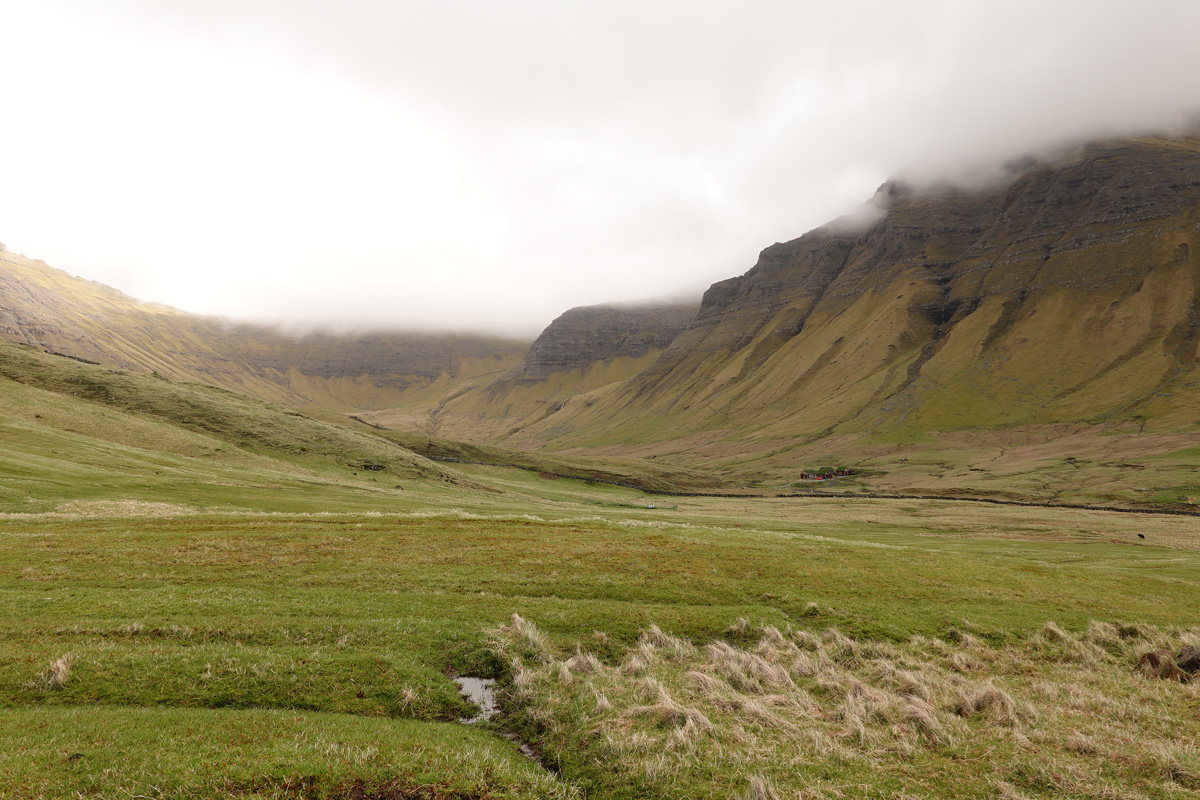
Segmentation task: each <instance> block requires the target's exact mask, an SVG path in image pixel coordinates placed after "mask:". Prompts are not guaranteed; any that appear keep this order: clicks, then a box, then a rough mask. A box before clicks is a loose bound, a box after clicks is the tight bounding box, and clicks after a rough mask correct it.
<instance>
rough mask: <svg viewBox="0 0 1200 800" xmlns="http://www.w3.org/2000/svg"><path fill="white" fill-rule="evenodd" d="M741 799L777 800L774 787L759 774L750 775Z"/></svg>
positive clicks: (777, 796)
mask: <svg viewBox="0 0 1200 800" xmlns="http://www.w3.org/2000/svg"><path fill="white" fill-rule="evenodd" d="M742 798H743V800H779V795H778V794H777V793H776V792H775V787H774V786H773V785H772V784H771V782H770V781H769V780H767V779H766V778H764V777H762V776H761V775H751V776H750V781H749V786H747V787H746V792H745V794H743V795H742Z"/></svg>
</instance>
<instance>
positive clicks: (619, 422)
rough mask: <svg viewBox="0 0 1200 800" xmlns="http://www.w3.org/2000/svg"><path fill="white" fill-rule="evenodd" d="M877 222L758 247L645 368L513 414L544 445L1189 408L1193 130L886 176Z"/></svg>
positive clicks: (1197, 295)
mask: <svg viewBox="0 0 1200 800" xmlns="http://www.w3.org/2000/svg"><path fill="white" fill-rule="evenodd" d="M876 202H877V203H878V204H879V206H880V209H881V211H882V212H883V214H882V216H881V217H880V218H879V219H878V220H877V221H876V222H874V223H873V224H871V225H869V226H867V227H865V228H863V229H859V230H854V229H852V228H850V227H848V226H847V225H846V224H844V223H835V224H832V225H830V226H826V227H825V228H820V229H817V230H815V231H812V232H810V233H808V234H806V235H804V236H802V237H800V238H799V239H796V240H793V241H790V242H786V243H781V244H775V245H772V246H771V247H768V248H767V249H766V250H764V251H763V252H762V254H761V255H760V257H759V260H758V263H757V264H756V265H755V266H754V268H753V269H751V270H750V271H749V272H747V273H745V274H744V275H742V276H740V277H738V278H733V279H730V280H727V281H722V282H721V283H718V284H715V285H714V286H713V287H712V288H710V289H709V290H708V292H707V293H706V294H705V295H704V299H703V302H702V304H701V307H700V311H699V313H698V314H697V317H696V319H695V321H694V322H693V323H692V324H691V325H690V326H689V328H688V329H687V330H685V331H684V332H682V333H681V334H680V335H679V336H677V337H676V338H675V340H674V342H673V343H672V344H671V346H670V347H669V348H668V349H667V350H666V351H665V352H664V353H663V355H662V356H661V357H660V358H658V359H657V360H656V361H655V363H654V364H652V365H650V366H649V367H648V368H647V369H645V370H643V371H642V372H641V373H639V374H638V375H636V376H635V377H633V378H632V379H631V380H629V381H628V382H627V383H626V384H624V385H623V386H622V387H620V389H619V390H616V391H613V392H610V393H609V394H608V395H607V396H605V397H603V398H589V400H590V402H568V403H564V404H563V405H562V407H561V409H560V410H559V411H558V412H557V413H555V414H553V415H551V416H549V417H547V418H546V419H545V420H543V421H540V422H539V423H538V424H537V425H535V426H531V427H528V428H525V429H523V431H522V436H525V437H533V438H534V439H536V440H538V441H543V442H553V443H554V444H555V445H556V446H560V447H561V446H578V445H599V444H602V443H605V442H611V441H613V440H614V439H623V440H627V441H642V442H648V441H664V442H666V441H676V440H682V439H684V438H685V437H693V438H694V437H695V436H697V435H699V434H701V433H709V434H711V433H712V432H714V431H724V432H725V433H726V434H732V433H736V434H737V435H738V436H739V437H741V438H742V441H743V443H744V444H746V443H749V444H746V446H747V447H751V448H753V446H754V445H753V442H755V441H757V442H759V443H760V446H761V449H762V450H763V451H766V450H769V449H771V448H777V447H780V446H782V445H784V443H788V442H791V443H793V445H794V444H795V443H797V442H801V441H807V440H815V439H818V438H820V437H826V436H829V435H831V434H848V435H854V436H857V437H860V438H862V437H873V438H874V439H875V440H880V441H882V440H884V439H888V438H889V437H891V438H896V437H901V438H903V437H906V436H907V437H911V436H916V435H918V433H919V432H928V431H936V430H951V429H963V428H975V427H995V426H1017V425H1040V424H1055V423H1064V422H1070V423H1078V422H1089V423H1096V424H1118V423H1121V422H1123V421H1125V422H1135V423H1137V424H1139V425H1143V426H1145V425H1149V426H1150V427H1151V428H1154V427H1156V426H1157V427H1171V428H1172V429H1178V428H1181V427H1182V428H1187V429H1191V428H1192V427H1194V426H1195V425H1196V424H1197V423H1200V389H1198V388H1197V387H1200V374H1198V373H1197V363H1196V359H1197V344H1198V334H1200V255H1198V251H1197V248H1198V247H1200V141H1197V140H1196V139H1184V140H1168V139H1150V138H1148V139H1140V140H1134V141H1128V142H1119V143H1110V144H1105V145H1098V146H1093V147H1090V148H1087V149H1085V150H1082V151H1080V152H1079V153H1077V154H1075V155H1074V156H1073V157H1072V158H1070V159H1067V160H1063V161H1060V162H1056V163H1040V164H1034V165H1031V166H1029V167H1028V168H1026V169H1025V170H1023V171H1022V172H1021V173H1020V174H1019V175H1018V176H1016V178H1015V179H1014V180H1012V181H1011V182H1010V183H1008V184H1006V185H1004V186H997V187H993V188H989V189H982V190H978V191H963V190H953V189H946V190H941V191H934V190H921V191H917V190H914V189H912V188H909V187H905V186H900V185H887V186H885V187H884V188H883V189H881V192H880V195H879V196H878V197H877V198H876Z"/></svg>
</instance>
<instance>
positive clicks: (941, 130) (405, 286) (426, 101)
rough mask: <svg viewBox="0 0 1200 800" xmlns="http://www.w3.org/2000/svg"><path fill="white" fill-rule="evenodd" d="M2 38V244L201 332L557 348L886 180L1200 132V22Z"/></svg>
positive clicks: (407, 16)
mask: <svg viewBox="0 0 1200 800" xmlns="http://www.w3.org/2000/svg"><path fill="white" fill-rule="evenodd" d="M30 5H31V6H32V5H33V4H30ZM0 22H2V23H3V24H4V25H5V28H6V29H7V30H8V31H10V32H11V36H10V37H9V41H8V44H7V45H6V48H5V49H4V51H3V53H0V74H4V75H6V76H9V80H8V81H6V87H5V88H6V109H7V112H8V115H7V117H8V124H6V125H5V126H3V128H2V129H0V145H2V146H0V170H2V174H4V176H5V191H4V192H3V193H2V196H0V241H5V242H6V243H7V244H8V246H9V248H10V249H12V250H14V251H17V252H23V253H25V254H26V255H29V256H31V257H34V258H42V259H44V260H46V261H47V262H49V263H50V264H52V265H54V266H56V267H60V268H62V269H65V270H67V271H69V272H71V273H74V274H80V275H82V276H84V277H87V278H91V279H95V280H99V281H102V282H105V283H108V284H111V285H114V286H116V287H117V288H120V289H122V290H123V291H126V292H128V293H130V294H132V295H135V296H137V297H139V298H143V299H147V300H154V301H160V302H165V303H169V304H171V305H175V306H178V307H181V308H183V309H186V310H189V311H195V312H200V313H215V314H223V315H228V316H235V317H245V318H254V319H260V320H281V321H282V320H296V319H303V320H305V321H307V322H309V323H317V324H332V325H337V326H345V325H354V326H371V327H374V326H386V327H403V328H413V327H422V328H433V329H442V330H445V329H462V328H466V329H472V330H480V329H484V330H496V331H503V332H506V333H514V334H519V335H523V336H532V335H534V334H536V333H537V332H538V331H540V330H541V329H542V328H543V327H545V326H546V324H548V323H549V321H550V320H552V319H554V318H555V317H557V316H558V315H559V314H560V313H562V312H563V311H564V310H565V309H567V308H571V307H574V306H580V305H590V304H594V303H598V302H603V301H610V300H616V299H628V300H637V299H647V298H655V297H662V296H665V295H670V294H675V295H678V294H681V293H687V294H692V295H697V296H698V295H699V293H700V292H701V291H702V290H703V289H704V288H705V287H706V286H707V285H708V284H710V283H712V282H714V281H717V280H720V279H723V278H728V277H730V276H732V275H736V274H740V273H742V272H744V271H745V270H746V269H747V268H748V267H749V266H751V265H752V264H753V263H754V260H755V256H756V254H757V253H758V251H759V250H761V249H762V248H763V247H764V246H766V245H769V244H770V243H772V242H775V241H783V240H787V239H791V238H794V237H796V236H798V235H799V234H801V233H803V232H804V231H806V230H808V229H810V228H813V227H815V226H817V225H820V224H823V223H825V222H828V221H830V220H832V219H834V218H835V217H838V216H840V215H844V214H847V213H850V212H853V211H854V209H856V208H858V207H859V206H860V204H862V203H863V202H864V201H866V200H867V199H868V198H870V197H871V196H872V195H873V193H874V192H875V190H876V188H877V187H878V186H879V185H880V184H881V183H882V182H883V181H884V180H886V179H889V178H892V177H899V178H902V179H905V180H908V181H911V182H915V183H918V184H921V183H936V182H942V181H947V180H949V181H955V182H966V183H970V182H979V181H983V180H994V179H996V178H997V177H998V176H1002V175H1003V174H1004V173H1003V170H1002V165H1003V164H1004V163H1005V162H1007V161H1011V160H1012V159H1016V158H1020V157H1022V156H1024V155H1026V154H1028V153H1031V152H1033V153H1041V152H1049V151H1051V150H1053V149H1054V148H1061V147H1064V146H1069V145H1072V144H1076V143H1079V142H1081V141H1084V140H1087V139H1091V138H1096V137H1104V136H1125V135H1130V134H1136V133H1139V132H1143V131H1177V130H1181V129H1182V128H1183V127H1184V126H1185V125H1186V124H1188V121H1189V120H1191V119H1192V118H1193V117H1194V115H1195V113H1196V112H1197V111H1198V110H1200V100H1198V99H1200V49H1198V48H1196V47H1194V43H1193V41H1192V39H1193V38H1194V32H1195V31H1196V30H1198V29H1200V6H1197V5H1196V4H1195V3H1192V2H1186V1H1185V0H1159V2H1141V3H1137V4H1134V3H1131V2H1087V3H1085V2H1051V3H1046V2H1041V3H1034V2H1022V1H1017V2H1004V3H1000V2H977V3H971V4H949V3H942V2H932V1H930V2H914V3H908V4H903V6H902V7H900V6H897V5H896V4H890V3H882V2H878V3H874V2H844V3H839V4H836V6H835V5H833V4H829V5H819V4H813V3H803V4H801V3H785V2H746V3H739V4H736V5H734V4H729V3H717V2H711V3H706V2H687V3H684V2H674V1H673V0H672V1H671V2H656V3H650V4H647V3H633V2H624V1H622V0H617V1H615V2H607V3H603V4H574V3H550V2H514V3H494V2H482V0H480V1H478V2H446V3H437V4H429V3H412V2H383V1H382V0H348V1H347V2H340V3H336V4H335V3H332V2H324V1H319V0H304V1H303V2H297V1H296V0H290V1H289V2H284V1H283V0H238V2H233V0H212V2H207V3H204V4H197V3H193V2H183V0H175V1H171V0H155V2H149V0H113V1H112V2H107V3H105V4H103V7H102V8H100V7H97V5H96V4H94V3H84V2H82V1H81V0H47V2H42V3H38V4H36V6H35V7H15V8H11V9H6V10H4V11H3V12H0Z"/></svg>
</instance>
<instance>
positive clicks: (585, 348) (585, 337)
mask: <svg viewBox="0 0 1200 800" xmlns="http://www.w3.org/2000/svg"><path fill="white" fill-rule="evenodd" d="M695 316H696V307H695V305H692V304H686V305H684V304H656V305H597V306H580V307H578V308H572V309H570V310H569V311H567V312H565V313H563V314H562V315H561V316H559V317H558V318H557V319H555V320H554V321H553V322H551V323H550V325H549V326H547V328H546V329H545V330H544V331H542V334H541V335H540V336H538V338H537V339H536V340H534V342H533V345H531V346H530V348H529V352H528V353H527V354H526V355H525V359H524V361H523V362H522V363H521V366H520V367H519V368H518V369H517V370H516V371H514V373H513V374H512V378H513V379H514V380H517V381H521V382H527V383H530V382H536V381H540V380H544V379H545V378H547V377H549V376H550V375H552V374H553V373H555V372H565V371H570V370H578V369H587V368H588V367H590V366H592V365H593V364H595V363H597V362H602V361H610V360H612V359H615V358H635V359H636V358H641V357H642V356H644V355H646V353H648V352H650V351H651V350H663V349H665V348H666V347H667V346H668V345H670V344H671V342H672V341H673V340H674V339H675V337H676V336H678V335H679V333H680V331H682V330H683V329H684V328H686V327H687V325H688V324H689V323H690V322H691V321H692V320H693V318H694V317H695Z"/></svg>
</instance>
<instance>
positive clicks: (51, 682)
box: [25, 653, 75, 689]
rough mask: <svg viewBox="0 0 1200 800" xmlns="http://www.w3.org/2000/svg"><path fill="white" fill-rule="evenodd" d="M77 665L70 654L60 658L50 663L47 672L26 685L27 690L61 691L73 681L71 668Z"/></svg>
mask: <svg viewBox="0 0 1200 800" xmlns="http://www.w3.org/2000/svg"><path fill="white" fill-rule="evenodd" d="M74 664H75V656H73V655H72V654H70V653H66V654H64V655H61V656H59V657H58V658H56V659H54V660H53V661H51V662H50V666H49V668H48V669H46V671H45V672H43V673H42V674H40V675H38V676H37V678H35V679H34V680H32V681H29V682H28V683H26V684H25V688H27V689H32V688H42V687H44V688H49V689H61V688H62V687H63V686H65V685H66V683H67V681H68V680H70V679H71V667H72V666H73V665H74Z"/></svg>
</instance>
